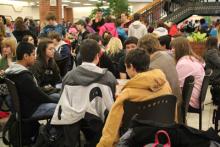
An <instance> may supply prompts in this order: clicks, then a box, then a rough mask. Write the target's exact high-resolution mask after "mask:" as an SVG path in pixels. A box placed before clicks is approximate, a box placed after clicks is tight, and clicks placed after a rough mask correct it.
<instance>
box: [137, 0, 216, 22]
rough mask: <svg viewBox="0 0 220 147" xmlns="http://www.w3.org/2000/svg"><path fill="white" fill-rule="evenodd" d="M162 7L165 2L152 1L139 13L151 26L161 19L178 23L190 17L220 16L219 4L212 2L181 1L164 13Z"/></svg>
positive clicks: (201, 0) (161, 0) (200, 0)
mask: <svg viewBox="0 0 220 147" xmlns="http://www.w3.org/2000/svg"><path fill="white" fill-rule="evenodd" d="M179 1H180V0H179ZM164 6H165V0H154V1H153V2H152V3H150V4H149V5H148V6H146V7H145V8H143V9H141V10H140V11H139V13H140V14H142V17H145V18H146V17H147V19H148V21H149V23H150V24H152V25H153V24H155V23H156V22H157V21H158V20H161V19H162V20H163V21H168V22H169V21H171V22H174V23H179V22H181V21H183V20H185V19H186V18H188V17H190V16H191V15H203V16H215V15H219V14H220V2H213V0H212V1H209V0H206V1H204V0H182V2H181V1H180V2H177V3H172V4H171V7H170V9H169V10H170V12H166V11H165V10H164Z"/></svg>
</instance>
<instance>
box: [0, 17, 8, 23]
mask: <svg viewBox="0 0 220 147" xmlns="http://www.w3.org/2000/svg"><path fill="white" fill-rule="evenodd" d="M0 17H1V18H2V21H3V23H4V24H6V21H7V20H6V18H5V16H4V15H0Z"/></svg>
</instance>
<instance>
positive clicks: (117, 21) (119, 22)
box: [115, 19, 121, 27]
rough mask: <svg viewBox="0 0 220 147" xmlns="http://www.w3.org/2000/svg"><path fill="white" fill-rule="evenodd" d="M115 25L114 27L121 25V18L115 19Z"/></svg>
mask: <svg viewBox="0 0 220 147" xmlns="http://www.w3.org/2000/svg"><path fill="white" fill-rule="evenodd" d="M115 26H116V27H120V26H121V19H116V22H115Z"/></svg>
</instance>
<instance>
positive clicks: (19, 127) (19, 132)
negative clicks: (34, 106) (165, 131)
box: [18, 121, 22, 147]
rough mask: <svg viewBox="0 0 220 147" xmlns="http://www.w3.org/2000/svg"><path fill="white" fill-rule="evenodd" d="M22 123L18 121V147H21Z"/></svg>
mask: <svg viewBox="0 0 220 147" xmlns="http://www.w3.org/2000/svg"><path fill="white" fill-rule="evenodd" d="M21 123H22V122H21V121H19V122H18V143H19V147H22V129H21V126H22V124H21Z"/></svg>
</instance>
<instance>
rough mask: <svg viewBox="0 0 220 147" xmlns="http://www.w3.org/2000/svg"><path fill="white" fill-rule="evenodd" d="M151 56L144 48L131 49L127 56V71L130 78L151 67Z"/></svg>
mask: <svg viewBox="0 0 220 147" xmlns="http://www.w3.org/2000/svg"><path fill="white" fill-rule="evenodd" d="M149 64H150V57H149V55H148V54H147V53H146V52H145V51H144V50H142V49H136V50H132V51H130V52H129V53H128V54H127V55H126V58H125V66H126V72H127V73H128V75H129V77H130V78H133V77H134V76H136V75H137V74H138V73H141V72H145V71H147V70H148V69H149Z"/></svg>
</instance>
